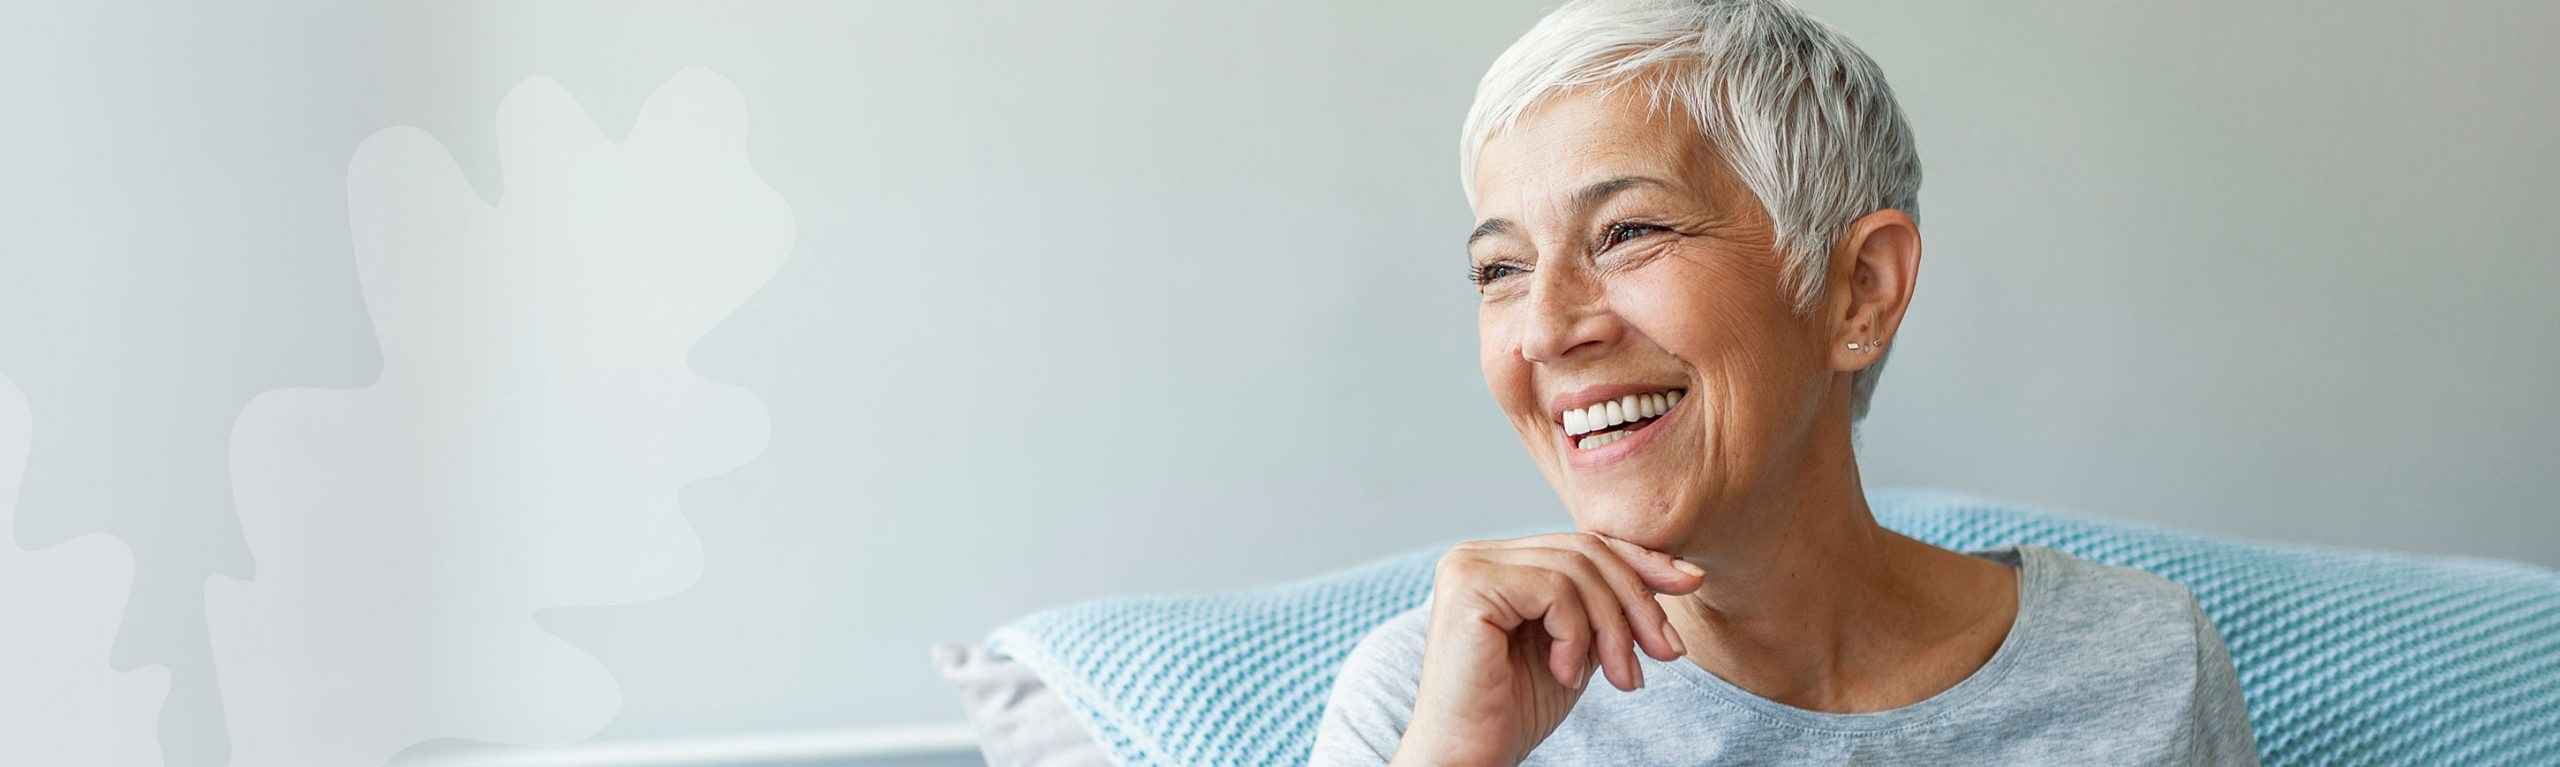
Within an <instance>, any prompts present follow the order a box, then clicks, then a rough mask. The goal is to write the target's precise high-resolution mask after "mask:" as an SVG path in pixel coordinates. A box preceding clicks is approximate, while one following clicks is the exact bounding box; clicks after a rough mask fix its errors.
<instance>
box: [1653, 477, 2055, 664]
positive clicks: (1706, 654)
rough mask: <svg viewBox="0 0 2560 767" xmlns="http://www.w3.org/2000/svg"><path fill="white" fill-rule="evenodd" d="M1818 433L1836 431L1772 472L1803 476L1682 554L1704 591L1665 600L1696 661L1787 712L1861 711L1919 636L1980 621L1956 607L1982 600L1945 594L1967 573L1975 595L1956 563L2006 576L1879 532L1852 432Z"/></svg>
mask: <svg viewBox="0 0 2560 767" xmlns="http://www.w3.org/2000/svg"><path fill="white" fill-rule="evenodd" d="M1816 433H1817V434H1826V433H1827V434H1834V435H1838V436H1837V437H1836V438H1835V439H1822V438H1817V439H1816V442H1817V443H1818V444H1814V445H1810V446H1809V447H1811V448H1812V449H1810V450H1808V451H1806V453H1805V454H1804V459H1803V462H1802V464H1801V465H1799V466H1794V467H1786V468H1785V470H1781V471H1775V472H1771V475H1772V476H1782V477H1792V478H1797V479H1798V480H1799V481H1795V482H1791V483H1788V484H1786V485H1784V486H1780V487H1773V488H1766V489H1760V490H1758V491H1757V492H1755V493H1753V494H1752V495H1751V496H1750V497H1746V498H1738V499H1735V500H1734V501H1733V502H1731V503H1728V504H1725V505H1724V507H1723V508H1719V509H1717V510H1715V512H1714V513H1715V515H1716V519H1717V523H1716V524H1715V525H1714V528H1715V529H1714V535H1713V537H1712V538H1709V539H1707V540H1701V541H1697V542H1694V543H1693V544H1692V545H1690V546H1687V547H1684V549H1683V550H1682V551H1680V552H1678V554H1679V555H1680V556H1681V557H1682V558H1683V559H1687V560H1688V561H1690V562H1693V563H1696V564H1697V565H1698V566H1699V567H1701V568H1703V569H1705V570H1706V571H1707V575H1706V578H1705V580H1706V585H1705V586H1704V587H1703V588H1701V589H1699V590H1698V591H1697V592H1695V593H1691V594H1687V595H1683V596H1678V597H1660V599H1661V600H1662V603H1663V607H1664V610H1665V612H1666V613H1668V614H1669V617H1670V619H1671V622H1672V626H1673V628H1674V629H1675V630H1678V631H1679V632H1680V634H1681V637H1682V638H1683V639H1684V640H1686V644H1687V645H1688V648H1689V658H1688V659H1689V661H1690V662H1693V663H1696V664H1698V665H1699V666H1701V667H1704V668H1705V669H1707V670H1708V671H1709V672H1712V673H1714V674H1716V675H1717V676H1719V677H1722V678H1724V679H1725V680H1727V681H1730V682H1733V683H1734V684H1735V685H1737V686H1740V687H1742V688H1744V689H1746V690H1750V691H1752V692H1753V693H1754V694H1758V695H1761V696H1763V697H1767V698H1770V699H1773V700H1777V701H1779V702H1782V703H1787V704H1789V705H1795V706H1798V707H1801V708H1812V709H1817V710H1863V709H1865V708H1869V707H1874V706H1873V705H1872V704H1875V703H1876V702H1877V698H1878V696H1879V694H1880V693H1879V691H1878V690H1877V689H1876V688H1875V686H1874V684H1872V680H1876V679H1879V678H1889V677H1892V676H1893V675H1894V674H1893V671H1894V669H1895V668H1896V666H1895V664H1897V663H1900V662H1902V661H1903V660H1905V659H1907V658H1908V657H1911V655H1910V652H1909V651H1910V649H1911V648H1912V647H1913V643H1914V642H1915V641H1918V642H1933V641H1943V640H1944V638H1945V637H1946V636H1947V635H1948V632H1949V631H1950V630H1951V629H1950V628H1949V627H1948V621H1949V620H1951V619H1960V620H1963V621H1979V620H1980V619H1981V618H1982V613H1981V612H1980V611H1979V610H1978V609H1974V610H1966V609H1960V608H1961V605H1962V604H1963V603H1966V602H1972V603H1977V604H1978V602H1979V600H1978V598H1956V599H1953V600H1951V599H1949V598H1948V595H1949V592H1948V591H1946V590H1945V589H1944V588H1943V586H1946V585H1948V584H1953V583H1957V582H1959V581H1963V579H1966V578H1974V579H1977V580H1974V581H1969V582H1965V587H1978V585H1979V584H1980V583H1982V582H1983V581H1980V580H1978V579H1979V578H1981V577H1982V575H1981V572H1980V571H1979V570H1967V569H1966V568H1967V567H1968V566H1967V565H1966V564H1964V563H1963V562H1957V561H1950V560H1965V561H1970V562H1972V563H1974V564H1979V565H1985V566H1988V567H1991V568H1994V569H1998V570H2005V569H2006V568H2001V567H2000V566H1999V565H1997V564H1993V563H1990V562H1985V561H1982V560H1978V559H1974V558H1972V557H1966V556H1963V555H1958V554H1952V553H1950V552H1945V551H1941V550H1939V549H1937V548H1935V547H1931V546H1928V545H1927V544H1923V543H1920V542H1918V541H1914V540H1911V539H1910V538H1906V537H1904V536H1902V535H1900V534H1898V533H1894V532H1892V531H1890V530H1886V529H1884V528H1883V527H1882V526H1880V525H1878V524H1876V521H1875V517H1874V515H1873V513H1872V511H1870V510H1869V509H1868V507H1867V501H1866V495H1865V490H1864V488H1863V487H1862V486H1861V485H1860V483H1859V481H1858V475H1857V466H1856V462H1855V461H1854V460H1853V459H1852V456H1851V455H1850V446H1849V445H1848V439H1847V436H1846V433H1847V430H1846V429H1837V430H1831V429H1817V430H1816ZM2005 575H2006V574H2005V573H2001V574H2000V576H1999V577H2005ZM1976 593H1977V594H1978V593H1979V592H1976ZM1950 608H1959V609H1950ZM2004 625H2005V624H2004ZM1968 668H1970V667H1968ZM1860 680H1868V682H1867V683H1864V684H1862V683H1861V682H1860ZM1882 694H1883V695H1884V696H1885V697H1892V693H1882ZM1923 697H1925V696H1923ZM1883 707H1890V706H1883Z"/></svg>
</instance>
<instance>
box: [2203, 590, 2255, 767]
mask: <svg viewBox="0 0 2560 767" xmlns="http://www.w3.org/2000/svg"><path fill="white" fill-rule="evenodd" d="M2189 609H2190V610H2192V611H2193V612H2194V618H2195V626H2196V689H2195V702H2194V714H2195V719H2194V724H2193V727H2194V730H2193V733H2192V735H2193V737H2191V738H2189V740H2188V742H2189V743H2190V744H2192V745H2193V747H2194V749H2195V750H2194V753H2193V754H2191V755H2190V757H2189V758H2188V760H2187V763H2188V764H2209V765H2250V767H2255V766H2256V765H2257V764H2258V741H2257V736H2256V735H2255V734H2254V733H2252V732H2251V731H2250V729H2249V706H2248V704H2247V702H2246V701H2244V700H2243V699H2242V698H2241V695H2240V677H2239V674H2238V672H2237V671H2236V670H2235V669H2234V668H2233V666H2232V663H2231V650H2230V648H2229V647H2227V646H2224V645H2223V643H2222V632H2219V631H2215V630H2214V628H2213V621H2212V619H2210V618H2207V617H2205V614H2204V609H2203V608H2202V607H2192V608H2189Z"/></svg>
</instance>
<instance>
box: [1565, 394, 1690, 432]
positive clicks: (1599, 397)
mask: <svg viewBox="0 0 2560 767" xmlns="http://www.w3.org/2000/svg"><path fill="white" fill-rule="evenodd" d="M1680 388H1683V387H1679V386H1664V385H1662V384H1640V383H1623V384H1601V385H1599V386H1592V387H1588V388H1583V389H1577V390H1574V391H1569V392H1565V393H1563V394H1558V395H1556V398H1555V399H1552V400H1548V401H1547V419H1548V420H1551V421H1554V422H1555V423H1556V425H1557V426H1563V425H1564V411H1567V410H1578V409H1581V408H1586V407H1590V406H1592V405H1595V404H1599V403H1602V402H1607V401H1609V400H1613V399H1617V398H1619V397H1624V396H1627V395H1629V394H1651V393H1654V392H1658V391H1671V390H1673V389H1680Z"/></svg>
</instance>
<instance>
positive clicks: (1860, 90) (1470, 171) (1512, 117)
mask: <svg viewBox="0 0 2560 767" xmlns="http://www.w3.org/2000/svg"><path fill="white" fill-rule="evenodd" d="M1582 86H1595V87H1598V88H1602V89H1613V88H1617V87H1620V86H1632V87H1636V88H1640V89H1642V90H1643V92H1644V93H1645V94H1646V95H1647V96H1648V97H1649V99H1650V100H1651V103H1652V104H1653V105H1654V106H1655V108H1657V109H1663V108H1673V107H1677V108H1683V109H1686V110H1687V111H1688V113H1689V116H1690V117H1691V118H1692V120H1693V122H1694V123H1695V124H1696V125H1697V126H1698V129H1699V130H1700V131H1701V132H1702V133H1703V134H1704V135H1702V136H1701V137H1700V138H1701V139H1703V140H1704V141H1706V142H1707V144H1708V146H1709V148H1710V149H1711V150H1712V152H1713V153H1714V154H1715V155H1716V156H1717V157H1719V158H1721V159H1722V160H1723V162H1724V164H1725V166H1726V167H1727V168H1728V169H1730V170H1731V171H1732V172H1733V173H1734V174H1735V176H1737V177H1738V178H1740V179H1741V181H1742V183H1743V185H1744V186H1746V187H1749V188H1750V190H1751V192H1752V194H1754V195H1757V196H1758V197H1759V198H1760V202H1761V204H1762V205H1763V206H1765V207H1766V208H1767V210H1768V213H1769V219H1770V221H1771V222H1772V223H1773V224H1775V226H1776V229H1777V242H1776V246H1777V250H1778V253H1779V254H1780V255H1781V256H1782V257H1783V259H1784V267H1785V268H1784V269H1783V270H1782V276H1781V284H1780V285H1779V286H1778V289H1779V290H1781V291H1782V292H1784V293H1785V294H1787V295H1788V296H1789V297H1790V298H1791V300H1792V303H1793V304H1794V306H1795V309H1796V311H1797V312H1798V313H1799V314H1810V313H1812V312H1813V311H1814V310H1815V309H1816V308H1819V304H1820V303H1821V300H1822V292H1823V282H1824V278H1825V273H1826V271H1827V270H1828V269H1829V267H1830V260H1831V259H1830V255H1831V248H1832V246H1833V243H1834V242H1835V241H1837V240H1838V239H1839V238H1840V235H1841V233H1842V232H1844V231H1845V230H1846V229H1847V228H1848V226H1849V224H1850V223H1851V222H1853V221H1856V220H1857V219H1858V217H1860V216H1864V215H1866V214H1868V213H1873V212H1875V211H1878V210H1883V209H1887V208H1891V209H1895V210H1900V211H1903V212H1904V213H1908V214H1911V215H1912V217H1913V218H1914V219H1915V220H1916V219H1917V218H1918V216H1919V215H1920V212H1919V209H1918V206H1919V195H1920V153H1919V150H1918V148H1917V147H1916V146H1914V145H1913V142H1912V139H1911V128H1910V126H1909V125H1908V124H1907V123H1905V122H1904V121H1903V117H1902V108H1901V107H1900V106H1897V105H1896V104H1895V103H1894V99H1893V89H1892V88H1891V87H1889V86H1887V85H1886V84H1885V80H1884V71H1883V70H1882V69H1881V68H1878V67H1877V66H1876V63H1875V60H1873V59H1870V58H1867V54H1866V53H1865V52H1864V51H1860V50H1858V46H1857V45H1856V44H1854V43H1852V42H1850V40H1849V37H1848V36H1847V35H1844V34H1841V32H1840V31H1839V30H1837V29H1834V28H1832V27H1831V25H1829V24H1824V23H1822V22H1821V21H1819V20H1816V19H1814V18H1813V17H1811V16H1807V15H1805V14H1804V12H1803V11H1801V10H1797V9H1796V8H1795V6H1793V5H1790V4H1788V3H1786V2H1784V1H1783V0H1573V1H1572V2H1568V3H1565V4H1564V6H1563V7H1561V8H1557V9H1556V10H1555V11H1554V12H1552V13H1549V14H1547V17H1546V18H1544V19H1540V20H1539V21H1538V24H1537V26H1535V27H1532V28H1530V30H1529V32H1528V34H1525V35H1521V36H1520V40H1519V41H1518V42H1515V43H1512V44H1511V48H1510V49H1509V50H1506V51H1503V52H1502V56H1501V57H1500V58H1497V59H1494V62H1493V68H1492V69H1490V70H1487V71H1486V72H1485V74H1484V80H1483V81H1482V82H1480V83H1478V84H1477V86H1476V100H1475V106H1473V107H1471V108H1469V109H1468V110H1467V122H1466V126H1465V128H1464V131H1463V137H1462V139H1461V142H1460V145H1459V170H1458V173H1459V179H1460V183H1462V184H1464V185H1465V187H1466V193H1467V204H1468V205H1470V206H1473V205H1475V204H1476V202H1477V200H1476V188H1475V170H1476V154H1477V152H1479V151H1481V150H1482V149H1483V148H1484V144H1485V142H1486V141H1487V140H1489V139H1491V138H1492V137H1493V134H1495V133H1496V132H1499V131H1501V130H1502V129H1504V128H1507V127H1510V125H1511V124H1512V123H1513V122H1515V121H1517V120H1518V119H1519V118H1520V115H1521V114H1522V113H1524V112H1527V111H1528V110H1529V109H1530V108H1531V107H1533V106H1536V105H1537V104H1538V103H1539V102H1540V101H1541V100H1543V99H1545V98H1547V97H1549V96H1552V95H1554V94H1556V93H1557V92H1559V91H1563V90H1566V89H1570V88H1577V87H1582ZM1887 353H1889V352H1879V353H1878V354H1877V356H1876V361H1875V363H1874V364H1871V365H1868V366H1867V368H1866V369H1864V370H1860V371H1858V373H1857V374H1856V375H1855V376H1853V377H1852V378H1851V387H1850V388H1851V392H1852V393H1851V403H1850V414H1851V418H1852V420H1853V421H1854V420H1859V419H1864V418H1865V417H1866V414H1867V402H1868V400H1870V399H1872V398H1873V397H1874V396H1875V382H1876V379H1877V377H1879V376H1881V375H1882V374H1883V372H1884V361H1885V355H1886V354H1887Z"/></svg>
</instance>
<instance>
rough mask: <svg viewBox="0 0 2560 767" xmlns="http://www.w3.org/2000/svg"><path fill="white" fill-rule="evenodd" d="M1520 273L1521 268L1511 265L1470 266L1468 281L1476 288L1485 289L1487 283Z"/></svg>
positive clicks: (1468, 268)
mask: <svg viewBox="0 0 2560 767" xmlns="http://www.w3.org/2000/svg"><path fill="white" fill-rule="evenodd" d="M1519 273H1520V267H1518V266H1514V265H1511V264H1485V265H1483V266H1470V267H1467V281H1468V282H1472V283H1475V285H1476V287H1479V288H1481V287H1484V286H1485V284H1486V283H1490V282H1493V281H1494V280H1499V279H1502V278H1504V277H1509V276H1511V275H1514V274H1519Z"/></svg>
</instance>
